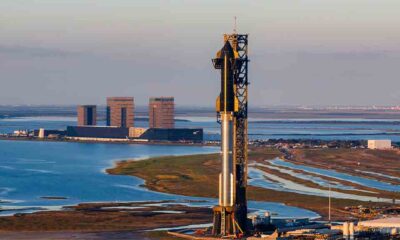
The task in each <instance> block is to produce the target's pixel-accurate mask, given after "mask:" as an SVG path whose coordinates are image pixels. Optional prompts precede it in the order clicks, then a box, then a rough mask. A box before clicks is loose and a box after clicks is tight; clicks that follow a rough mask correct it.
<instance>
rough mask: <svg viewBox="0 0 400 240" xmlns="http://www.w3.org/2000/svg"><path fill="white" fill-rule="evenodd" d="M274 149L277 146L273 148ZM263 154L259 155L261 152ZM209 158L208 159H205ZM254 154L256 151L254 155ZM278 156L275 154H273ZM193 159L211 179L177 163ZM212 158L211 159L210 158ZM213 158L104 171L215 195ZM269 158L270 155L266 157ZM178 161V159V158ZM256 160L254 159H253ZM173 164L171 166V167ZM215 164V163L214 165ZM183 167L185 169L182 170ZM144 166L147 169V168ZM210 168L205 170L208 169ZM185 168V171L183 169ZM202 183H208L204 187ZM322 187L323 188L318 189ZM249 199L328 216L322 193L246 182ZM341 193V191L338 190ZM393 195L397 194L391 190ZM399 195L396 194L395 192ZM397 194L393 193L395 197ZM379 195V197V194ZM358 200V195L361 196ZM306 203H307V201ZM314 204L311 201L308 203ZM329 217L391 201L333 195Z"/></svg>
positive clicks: (156, 187) (129, 164)
mask: <svg viewBox="0 0 400 240" xmlns="http://www.w3.org/2000/svg"><path fill="white" fill-rule="evenodd" d="M275 150H276V149H275ZM271 154H272V155H274V154H275V155H277V154H278V153H277V152H272V153H271V152H270V153H264V156H261V158H260V156H258V158H259V159H258V160H260V159H261V160H264V159H267V158H263V157H265V156H269V157H270V156H271ZM261 155H262V154H261ZM278 155H279V156H280V157H283V155H282V153H279V154H278ZM207 157H208V158H207ZM254 157H257V153H256V154H255V155H254V154H253V158H254ZM275 157H278V156H275ZM193 158H194V159H196V158H197V162H196V164H197V165H195V166H197V169H200V170H198V171H200V172H202V173H204V171H206V172H205V175H207V176H209V177H210V180H209V181H207V183H205V182H204V181H203V182H202V180H201V179H200V178H201V176H196V174H195V173H191V172H192V171H196V169H193V167H191V166H193V164H192V165H189V164H186V165H185V166H184V167H182V168H181V166H179V164H185V161H188V160H189V159H193ZM213 158H214V159H213ZM215 158H217V155H215V154H208V155H207V154H206V155H190V156H178V157H158V158H150V159H147V160H143V161H139V162H135V161H123V162H121V161H120V162H117V164H116V166H114V167H113V168H110V169H108V170H107V172H108V173H110V174H117V175H132V176H135V177H139V178H141V179H144V180H145V186H146V188H148V189H150V190H153V191H157V192H165V193H172V194H180V195H185V196H196V197H214V198H215V197H217V188H216V186H217V183H216V182H215V179H217V178H216V177H215V179H214V178H213V176H214V175H215V176H216V174H217V173H218V170H216V169H218V166H216V163H215ZM176 159H178V160H179V159H180V160H181V161H180V163H178V165H177V164H176V162H173V163H171V162H172V161H175V160H176ZM269 159H271V158H269ZM162 161H170V163H169V164H168V165H169V166H168V165H166V164H165V163H162ZM178 162H179V161H178ZM256 162H257V161H256ZM170 165H172V167H171V166H170ZM204 165H207V168H204ZM217 165H218V164H217ZM185 167H187V168H188V170H187V169H185ZM146 168H147V169H146ZM207 169H208V170H210V169H211V170H210V171H208V170H207ZM186 170H187V171H186ZM204 185H208V187H207V186H204ZM210 185H215V186H214V187H211V188H210V187H209V186H210ZM193 186H196V189H193ZM318 189H322V190H323V188H322V187H320V188H318ZM377 191H378V192H384V191H381V190H377ZM248 192H249V195H248V196H249V200H255V201H264V202H276V203H283V204H285V205H287V206H295V207H299V208H302V209H308V210H311V211H314V212H316V213H318V214H319V215H320V216H321V217H322V219H327V217H328V209H327V202H328V197H325V196H316V195H305V194H300V193H294V192H287V191H277V190H272V189H266V188H261V187H255V186H251V185H249V191H248ZM339 192H340V191H339ZM393 194H396V193H393ZM397 195H398V196H400V195H399V194H397ZM397 195H396V196H397ZM378 197H379V196H378ZM360 199H361V196H360ZM306 203H307V204H306ZM309 203H313V204H311V205H310V204H309ZM332 205H333V208H332V217H333V219H335V220H348V219H352V218H353V216H352V214H351V213H349V212H346V211H345V210H344V209H345V208H346V207H349V206H359V205H363V206H371V207H374V206H375V207H378V208H380V207H383V206H391V204H390V203H380V202H370V201H362V200H356V199H353V200H352V199H345V198H332Z"/></svg>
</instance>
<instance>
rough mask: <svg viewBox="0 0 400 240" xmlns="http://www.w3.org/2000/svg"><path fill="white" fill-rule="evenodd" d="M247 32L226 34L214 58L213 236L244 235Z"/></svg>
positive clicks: (245, 223)
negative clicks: (217, 148)
mask: <svg viewBox="0 0 400 240" xmlns="http://www.w3.org/2000/svg"><path fill="white" fill-rule="evenodd" d="M247 46H248V35H247V34H237V33H236V32H235V33H233V34H225V35H224V46H223V48H222V49H221V50H220V51H218V53H217V56H216V58H215V59H213V65H214V67H215V69H219V70H221V93H220V95H219V96H218V98H217V103H216V111H217V121H218V122H219V123H220V124H221V159H222V170H221V174H220V175H219V205H218V206H215V207H214V208H213V211H214V219H213V235H215V236H221V237H229V236H234V235H238V234H243V235H245V234H246V233H247V232H248V226H247V196H246V187H247V142H248V138H247V101H248V99H247V97H248V89H247V87H248V63H249V59H248V51H247V49H248V48H247Z"/></svg>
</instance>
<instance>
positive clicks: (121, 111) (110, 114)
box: [107, 97, 134, 128]
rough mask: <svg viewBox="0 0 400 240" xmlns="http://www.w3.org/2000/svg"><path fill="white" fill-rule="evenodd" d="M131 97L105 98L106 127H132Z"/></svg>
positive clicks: (132, 104)
mask: <svg viewBox="0 0 400 240" xmlns="http://www.w3.org/2000/svg"><path fill="white" fill-rule="evenodd" d="M133 112H134V102H133V97H109V98H107V126H114V127H125V128H129V127H133V118H134V115H133Z"/></svg>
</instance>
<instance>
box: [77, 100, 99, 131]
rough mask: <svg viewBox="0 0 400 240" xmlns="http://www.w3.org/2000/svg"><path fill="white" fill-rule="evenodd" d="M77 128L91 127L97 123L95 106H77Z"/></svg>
mask: <svg viewBox="0 0 400 240" xmlns="http://www.w3.org/2000/svg"><path fill="white" fill-rule="evenodd" d="M77 112H78V126H92V125H96V123H97V110H96V106H95V105H80V106H78V110H77Z"/></svg>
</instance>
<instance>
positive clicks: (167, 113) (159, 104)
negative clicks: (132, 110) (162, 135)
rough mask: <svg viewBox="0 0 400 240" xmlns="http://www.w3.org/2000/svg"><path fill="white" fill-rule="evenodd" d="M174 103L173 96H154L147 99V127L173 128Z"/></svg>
mask: <svg viewBox="0 0 400 240" xmlns="http://www.w3.org/2000/svg"><path fill="white" fill-rule="evenodd" d="M174 108H175V105H174V98H173V97H154V98H150V101H149V127H150V128H174V127H175V121H174V116H175V113H174V112H175V110H174Z"/></svg>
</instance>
